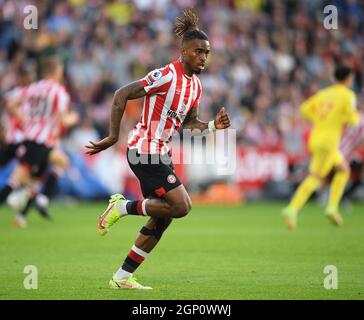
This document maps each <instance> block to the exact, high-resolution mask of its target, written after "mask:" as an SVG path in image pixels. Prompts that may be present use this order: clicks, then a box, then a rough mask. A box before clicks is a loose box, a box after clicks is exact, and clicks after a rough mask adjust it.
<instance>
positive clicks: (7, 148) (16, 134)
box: [0, 68, 36, 168]
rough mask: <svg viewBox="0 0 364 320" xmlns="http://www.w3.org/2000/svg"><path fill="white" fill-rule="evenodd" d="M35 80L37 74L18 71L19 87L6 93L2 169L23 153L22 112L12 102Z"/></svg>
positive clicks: (3, 118) (0, 157) (28, 71)
mask: <svg viewBox="0 0 364 320" xmlns="http://www.w3.org/2000/svg"><path fill="white" fill-rule="evenodd" d="M35 78H36V75H35V72H32V71H31V70H27V69H23V68H21V69H20V70H18V78H17V84H18V85H17V86H16V87H15V88H13V89H12V90H10V91H9V92H6V93H5V94H4V97H3V99H2V103H1V106H2V110H1V127H2V132H3V141H2V144H1V147H0V168H2V167H3V166H5V165H6V164H7V163H9V162H10V161H11V160H13V159H14V158H16V156H17V154H19V152H20V153H21V150H20V149H21V148H20V149H19V147H20V146H21V144H22V143H23V141H24V133H23V124H22V116H21V114H20V113H21V111H20V110H19V109H18V108H17V107H16V106H15V105H11V104H12V103H13V104H15V103H14V102H12V101H15V100H16V97H17V96H19V95H20V93H21V92H22V90H24V88H25V87H26V86H27V85H29V84H30V83H31V82H32V81H34V80H35Z"/></svg>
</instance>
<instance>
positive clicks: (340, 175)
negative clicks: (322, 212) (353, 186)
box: [328, 171, 350, 210]
mask: <svg viewBox="0 0 364 320" xmlns="http://www.w3.org/2000/svg"><path fill="white" fill-rule="evenodd" d="M349 176H350V173H349V172H348V171H338V172H336V173H335V176H334V178H333V179H332V182H331V187H330V197H329V203H328V208H329V209H331V210H336V209H337V208H338V206H339V202H340V200H341V197H342V195H343V192H344V190H345V186H346V183H347V182H348V180H349Z"/></svg>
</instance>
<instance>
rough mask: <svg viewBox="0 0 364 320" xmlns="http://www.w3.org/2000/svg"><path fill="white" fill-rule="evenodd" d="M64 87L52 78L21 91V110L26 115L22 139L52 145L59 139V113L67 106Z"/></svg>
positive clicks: (68, 101)
mask: <svg viewBox="0 0 364 320" xmlns="http://www.w3.org/2000/svg"><path fill="white" fill-rule="evenodd" d="M69 103H70V96H69V94H68V93H67V91H66V89H65V88H64V87H63V86H62V85H61V84H59V83H57V82H55V81H53V80H50V79H48V80H40V81H37V82H34V83H32V84H31V85H29V86H28V87H27V88H26V90H25V92H24V93H23V98H22V104H21V111H22V112H24V114H25V116H26V117H27V121H26V124H25V127H24V140H30V141H34V142H36V143H39V144H45V145H47V146H49V147H52V146H54V145H55V144H56V143H57V141H58V140H59V137H60V134H61V130H62V124H61V114H62V113H64V112H66V111H67V110H68V108H69Z"/></svg>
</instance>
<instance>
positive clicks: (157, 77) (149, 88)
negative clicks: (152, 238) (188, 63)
mask: <svg viewBox="0 0 364 320" xmlns="http://www.w3.org/2000/svg"><path fill="white" fill-rule="evenodd" d="M172 78H173V74H172V72H171V71H169V70H167V69H166V68H164V69H155V70H153V71H151V72H149V73H148V74H147V75H146V76H145V77H144V78H142V79H141V80H140V83H141V84H142V86H143V88H144V90H145V92H146V93H147V94H157V93H166V92H167V91H168V88H169V86H170V84H171V81H172Z"/></svg>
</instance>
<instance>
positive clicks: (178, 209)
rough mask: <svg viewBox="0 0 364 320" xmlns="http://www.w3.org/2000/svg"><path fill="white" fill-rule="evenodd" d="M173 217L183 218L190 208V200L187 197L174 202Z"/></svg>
mask: <svg viewBox="0 0 364 320" xmlns="http://www.w3.org/2000/svg"><path fill="white" fill-rule="evenodd" d="M174 209H175V216H174V217H175V218H183V217H185V216H186V215H187V214H188V213H189V212H190V211H191V209H192V201H191V199H190V198H189V197H188V198H187V199H185V200H184V201H181V202H180V203H178V204H176V206H175V208H174Z"/></svg>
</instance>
